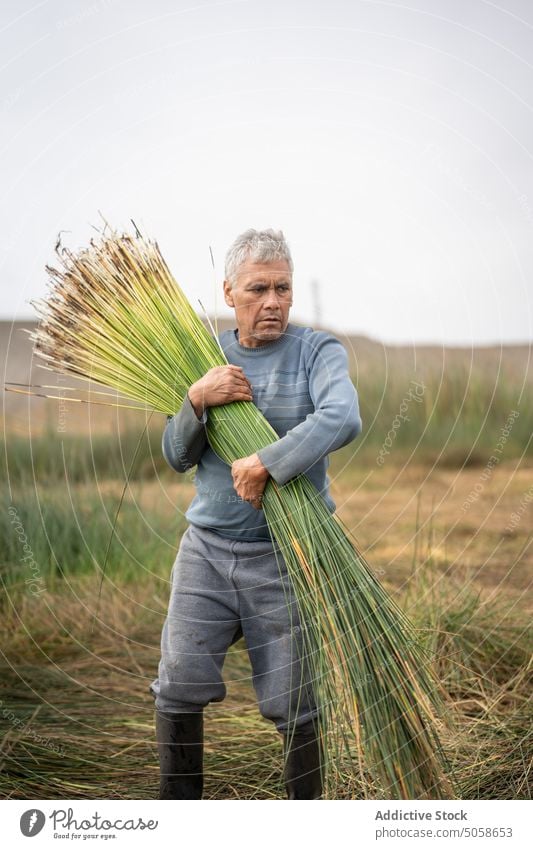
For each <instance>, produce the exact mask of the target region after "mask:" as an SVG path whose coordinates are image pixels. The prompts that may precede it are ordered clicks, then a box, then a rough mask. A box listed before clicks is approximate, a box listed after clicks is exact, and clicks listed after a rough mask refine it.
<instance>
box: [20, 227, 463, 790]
mask: <svg viewBox="0 0 533 849" xmlns="http://www.w3.org/2000/svg"><path fill="white" fill-rule="evenodd" d="M58 255H59V258H60V262H59V265H60V268H59V269H57V268H51V267H47V271H48V272H49V275H50V286H51V292H50V294H49V296H48V297H47V298H46V299H44V300H42V301H33V302H32V303H33V305H34V306H35V308H36V310H37V312H38V313H39V315H40V323H39V326H38V328H37V330H36V331H35V332H34V333H33V334H32V340H33V341H34V343H35V352H36V354H37V355H38V356H39V357H40V358H41V360H44V363H45V367H46V368H49V369H52V370H54V371H58V372H60V373H63V374H72V375H76V376H77V377H78V378H82V379H84V380H87V381H90V382H91V383H94V382H96V383H98V384H101V385H103V386H104V387H110V388H111V389H113V390H115V392H120V393H121V395H122V396H124V397H126V398H129V399H132V400H135V401H136V402H143V404H144V405H145V408H146V409H150V410H155V411H159V412H161V413H165V414H174V413H175V412H176V411H177V410H178V409H179V408H180V406H181V405H182V404H183V402H184V399H185V396H186V393H187V391H188V388H189V387H190V386H191V384H192V383H194V382H195V381H197V380H198V379H199V378H201V377H202V376H203V375H204V374H205V373H206V372H207V371H208V370H209V369H210V368H212V367H213V366H217V365H225V364H226V363H227V360H226V358H225V357H224V354H223V352H222V350H221V348H220V347H219V344H218V341H217V340H216V339H215V338H214V337H213V336H212V335H211V334H210V333H209V332H208V330H207V329H206V328H205V327H204V325H203V323H202V321H201V320H200V318H199V317H198V316H197V315H196V313H195V312H194V310H193V308H192V307H191V305H190V303H189V301H188V300H187V298H186V297H185V295H184V294H183V292H182V290H181V289H180V287H179V286H178V284H177V283H176V281H175V280H174V278H173V276H172V274H171V273H170V270H169V269H168V267H167V265H166V263H165V261H164V259H163V257H162V255H161V253H160V250H159V248H158V245H157V243H156V242H154V241H151V240H149V239H146V238H144V237H143V236H141V235H140V234H139V233H138V231H137V233H136V235H135V236H132V235H129V234H119V233H114V232H111V233H110V234H108V235H105V234H102V236H101V238H100V239H99V240H98V241H94V240H92V241H91V243H90V246H89V247H88V248H87V249H84V250H82V251H80V252H78V253H77V254H74V253H72V252H70V251H67V250H66V249H62V250H61V251H58ZM117 403H118V400H117ZM207 434H208V439H209V442H210V444H211V446H212V448H213V450H215V451H216V452H217V453H218V454H219V456H220V457H222V458H223V460H224V461H225V462H227V463H228V464H231V463H232V462H233V461H234V460H235V459H237V458H240V457H246V456H249V455H250V454H253V453H254V452H256V451H258V450H259V449H260V448H262V447H264V446H265V445H267V444H269V443H271V442H272V441H274V440H276V439H277V438H278V437H277V434H276V432H275V431H274V430H273V428H272V427H271V426H270V424H269V423H268V422H267V420H266V419H265V418H264V416H263V415H262V413H261V412H260V411H259V410H258V409H257V407H255V405H254V404H253V403H251V402H234V403H232V404H228V405H225V406H221V407H213V408H211V409H210V410H209V414H208V419H207ZM263 509H264V514H265V517H266V520H267V522H268V525H269V528H270V532H271V535H272V538H273V542H275V543H277V546H278V547H279V549H280V550H281V552H282V555H283V558H284V560H285V562H286V564H287V569H288V574H289V577H290V580H291V583H292V587H293V589H294V594H295V597H296V601H297V609H298V615H299V620H300V623H301V632H302V645H303V654H304V658H305V662H306V663H308V664H309V668H310V670H311V675H312V682H313V683H312V687H313V694H314V698H315V699H316V702H317V705H318V707H319V712H320V714H319V716H320V719H319V724H320V736H321V741H322V747H323V753H324V758H323V777H324V786H325V796H326V798H335V792H336V788H337V787H338V784H339V782H341V781H342V782H349V781H350V780H352V781H354V782H355V784H357V785H358V786H359V787H360V788H362V790H361V791H360V792H361V795H363V796H370V797H374V798H376V797H378V798H379V797H381V798H400V799H415V798H416V799H420V798H426V799H441V798H453V797H454V795H455V794H454V792H453V783H452V781H451V778H450V776H449V767H448V764H447V761H446V757H445V754H444V751H443V747H442V745H441V742H440V739H439V726H440V727H442V725H443V722H444V716H445V704H446V694H445V693H444V692H443V690H442V688H441V686H440V684H439V682H438V681H437V680H436V679H435V676H434V673H433V671H432V664H431V658H429V657H428V656H427V655H426V653H425V651H424V650H423V648H422V644H421V642H420V639H419V636H418V634H417V632H416V630H415V629H414V627H413V625H412V624H411V622H410V621H409V619H408V618H407V616H406V615H405V614H404V613H403V611H402V610H401V608H400V607H399V606H398V605H397V604H396V603H395V602H394V601H393V600H392V598H391V597H390V596H389V594H388V593H387V592H386V591H385V589H384V587H383V586H382V585H381V584H380V582H379V581H378V579H377V578H376V577H375V575H374V574H373V572H372V570H371V569H370V567H369V565H368V563H367V562H366V561H365V559H364V557H363V556H362V555H361V554H360V553H359V552H358V550H357V547H356V545H355V543H354V542H353V541H352V540H351V539H350V536H349V534H348V532H347V531H346V530H345V529H344V527H343V525H342V524H341V523H340V521H339V520H338V519H337V517H336V516H334V515H332V514H331V513H330V512H329V510H328V509H327V506H326V504H325V502H324V501H323V499H322V497H321V496H320V494H319V493H318V491H317V490H316V489H315V487H314V486H313V485H312V484H311V482H310V481H309V479H308V478H306V477H305V475H300V476H299V477H297V478H294V479H293V480H291V481H289V482H288V483H287V484H285V485H284V486H282V487H280V486H278V485H277V484H276V483H275V482H274V481H273V480H272V479H270V480H269V482H268V484H267V486H266V489H265V492H264V496H263ZM295 683H296V682H295Z"/></svg>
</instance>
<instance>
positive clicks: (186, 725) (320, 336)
mask: <svg viewBox="0 0 533 849" xmlns="http://www.w3.org/2000/svg"><path fill="white" fill-rule="evenodd" d="M292 272H293V263H292V259H291V255H290V251H289V248H288V245H287V243H286V242H285V239H284V237H283V233H282V232H281V231H279V232H276V231H273V230H263V231H256V230H247V231H246V232H245V233H243V234H242V235H241V236H239V237H238V238H237V239H236V240H235V242H234V243H233V245H232V246H231V247H230V249H229V251H228V253H227V256H226V264H225V280H224V298H225V300H226V303H227V304H228V305H229V306H231V307H233V308H234V310H235V320H236V324H237V328H236V329H235V330H230V331H225V332H224V333H222V334H221V335H220V344H221V346H222V348H223V350H224V353H225V355H226V357H227V359H228V362H229V363H230V365H228V366H220V367H217V368H212V369H210V371H208V372H207V374H206V375H205V376H204V377H202V378H201V380H198V381H197V382H196V383H194V384H193V385H192V386H191V387H190V388H189V391H188V394H187V397H186V399H185V402H184V404H183V406H182V408H181V410H180V411H179V412H178V413H177V414H176V415H175V416H168V419H167V425H166V428H165V432H164V434H163V453H164V456H165V458H166V460H167V462H168V463H169V464H170V466H172V468H174V469H175V470H176V471H177V472H185V471H187V470H188V469H190V468H192V467H193V466H195V465H197V473H196V476H195V484H196V496H195V498H194V499H193V501H192V503H191V505H190V506H189V509H188V511H187V513H186V518H187V520H188V522H189V527H188V528H187V530H186V531H185V533H184V535H183V538H182V541H181V544H180V548H179V551H178V554H177V557H176V560H175V563H174V566H173V569H172V575H171V583H172V589H171V595H170V601H169V609H168V615H167V618H166V621H165V624H164V626H163V632H162V638H161V661H160V664H159V674H158V678H156V680H155V681H154V682H152V685H151V687H150V690H151V692H152V694H153V695H154V696H155V706H156V733H157V741H158V747H159V757H160V767H161V786H160V798H161V799H199V798H201V795H202V789H203V709H204V707H205V706H206V705H207V704H209V702H212V701H221V700H222V699H223V698H224V696H225V694H226V689H225V686H224V682H223V680H222V674H221V671H222V665H223V663H224V658H225V656H226V653H227V650H228V648H229V646H230V645H232V643H234V642H235V641H236V640H237V639H239V637H241V636H244V638H245V642H246V648H247V651H248V654H249V657H250V661H251V665H252V671H253V684H254V688H255V691H256V694H257V697H258V702H259V708H260V711H261V713H262V714H263V716H264V717H265V718H267V719H270V720H271V721H272V722H274V723H275V725H276V728H277V729H278V731H280V733H281V734H282V735H283V738H284V751H285V755H286V765H285V774H284V778H285V785H286V790H287V795H288V798H289V799H316V798H320V796H321V793H322V786H321V778H320V755H321V753H320V746H319V741H318V737H317V708H316V705H315V702H314V699H313V692H312V684H311V681H310V680H309V670H308V665H307V663H306V661H305V658H304V657H303V653H302V651H301V649H302V646H301V630H300V627H299V619H298V614H297V610H296V604H295V599H294V596H293V594H292V591H291V587H290V583H289V581H288V576H287V569H286V565H285V563H284V561H283V558H282V556H281V552H280V551H279V548H278V547H277V546H276V545H275V544H274V543H273V541H272V538H271V536H270V533H269V530H268V526H267V524H266V521H265V517H264V513H263V511H262V509H261V499H262V495H263V491H264V488H265V486H266V484H267V481H268V479H269V477H272V478H273V480H274V481H276V482H277V484H279V485H280V486H283V485H284V484H285V483H287V481H289V480H290V479H291V478H293V477H295V476H297V475H299V474H306V475H307V476H308V477H309V478H310V480H311V481H312V482H313V483H314V484H315V486H316V487H317V489H318V490H319V491H320V492H321V494H322V496H323V498H324V499H325V501H326V503H327V505H328V507H329V509H330V510H331V511H332V512H333V510H334V509H335V504H334V502H333V501H332V499H331V496H330V495H329V492H328V478H327V474H326V469H327V465H328V458H327V455H328V453H329V452H330V451H334V450H335V449H337V448H340V447H341V446H343V445H346V444H347V443H348V442H350V441H351V440H352V439H354V438H355V437H356V436H357V434H358V433H360V431H361V418H360V415H359V406H358V398H357V392H356V390H355V389H354V387H353V384H352V382H351V380H350V377H349V374H348V364H347V357H346V353H345V351H344V348H343V346H342V345H341V343H340V342H339V341H338V340H337V339H335V338H334V337H333V336H332V335H331V334H329V333H325V332H322V331H313V330H312V329H311V328H309V327H300V326H297V325H294V324H291V323H289V311H290V308H291V306H292ZM232 401H252V402H253V403H255V404H256V405H257V406H258V407H259V409H261V410H262V412H263V414H264V415H265V417H266V418H267V419H268V421H269V422H270V424H271V425H272V426H273V428H274V430H275V431H276V432H277V434H278V435H279V437H280V438H279V439H278V440H277V441H276V442H273V443H272V444H270V445H267V446H266V447H265V448H262V449H261V450H260V451H258V452H257V453H255V454H253V455H252V456H250V457H244V458H242V459H239V460H236V461H235V462H234V463H233V465H232V466H231V468H230V467H229V466H228V465H226V464H225V463H224V462H223V461H222V460H221V459H220V458H219V457H218V456H217V454H215V452H214V451H213V449H212V448H211V447H210V445H209V443H208V440H207V436H206V428H205V425H206V422H207V418H208V416H209V409H210V408H211V407H214V406H218V405H222V404H228V403H230V402H232ZM289 732H290V733H289Z"/></svg>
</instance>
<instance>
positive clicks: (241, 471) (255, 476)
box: [231, 454, 269, 510]
mask: <svg viewBox="0 0 533 849" xmlns="http://www.w3.org/2000/svg"><path fill="white" fill-rule="evenodd" d="M231 475H232V477H233V486H234V487H235V491H236V493H237V495H240V497H241V498H242V499H243V501H249V502H250V504H251V505H252V507H255V509H256V510H260V509H261V501H262V498H263V492H264V489H265V486H266V482H267V480H268V478H269V473H268V471H267V470H266V469H265V467H264V466H263V464H262V462H261V460H260V459H259V457H258V456H257V454H252V455H251V456H250V457H243V458H242V460H235V462H234V463H233V464H232V466H231Z"/></svg>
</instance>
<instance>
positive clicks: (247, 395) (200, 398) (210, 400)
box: [188, 365, 253, 419]
mask: <svg viewBox="0 0 533 849" xmlns="http://www.w3.org/2000/svg"><path fill="white" fill-rule="evenodd" d="M188 395H189V400H190V402H191V404H192V406H193V408H194V412H195V413H196V417H197V418H199V419H200V418H201V417H202V415H203V413H204V410H206V409H207V408H208V407H219V406H220V405H221V404H230V403H231V402H232V401H252V399H253V396H252V385H251V383H250V381H249V380H248V378H247V377H246V375H245V373H244V371H243V370H242V368H241V367H240V366H233V365H230V366H215V367H214V368H210V369H209V371H208V372H206V373H205V374H204V376H203V377H201V378H200V380H197V381H196V383H193V384H192V386H191V387H190V389H189V392H188Z"/></svg>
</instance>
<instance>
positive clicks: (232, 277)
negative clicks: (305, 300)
mask: <svg viewBox="0 0 533 849" xmlns="http://www.w3.org/2000/svg"><path fill="white" fill-rule="evenodd" d="M247 259H251V260H252V262H274V261H276V260H280V259H285V260H287V262H288V264H289V269H290V270H291V272H292V271H293V269H294V266H293V262H292V257H291V252H290V250H289V246H288V244H287V242H286V241H285V236H284V235H283V232H282V230H271V229H268V230H246V231H245V232H244V233H241V235H240V236H237V238H236V239H235V241H234V242H233V244H232V245H231V247H230V248H229V250H228V252H227V254H226V263H225V266H224V275H225V278H226V280H227V281H228V283H229V284H230V286H233V285H234V284H235V281H236V279H237V272H238V269H239V266H240V265H242V264H243V262H246V260H247Z"/></svg>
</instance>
